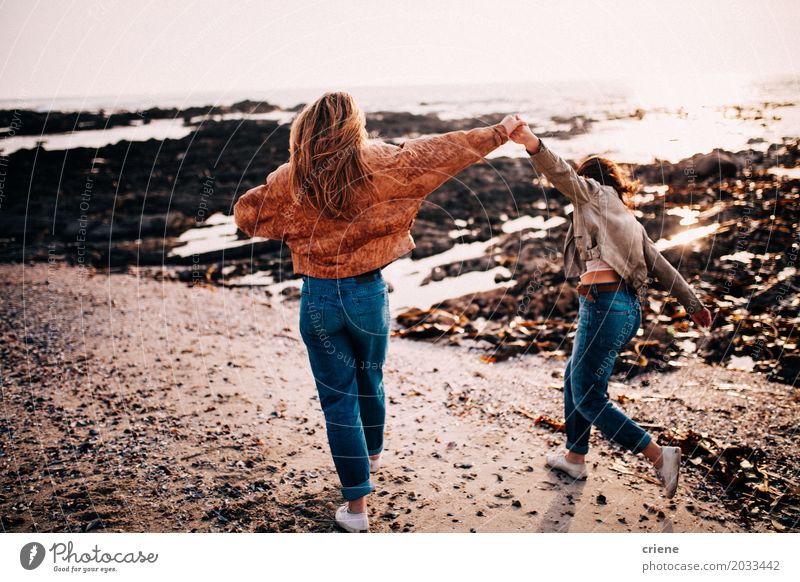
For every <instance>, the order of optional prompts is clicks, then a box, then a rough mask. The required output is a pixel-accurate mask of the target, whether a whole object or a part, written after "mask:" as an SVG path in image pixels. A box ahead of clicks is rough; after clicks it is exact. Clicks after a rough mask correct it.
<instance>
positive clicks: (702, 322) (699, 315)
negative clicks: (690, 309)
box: [691, 307, 711, 327]
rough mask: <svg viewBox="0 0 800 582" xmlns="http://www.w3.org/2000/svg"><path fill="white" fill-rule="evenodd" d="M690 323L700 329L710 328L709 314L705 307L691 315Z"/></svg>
mask: <svg viewBox="0 0 800 582" xmlns="http://www.w3.org/2000/svg"><path fill="white" fill-rule="evenodd" d="M691 318H692V321H694V322H695V324H696V325H699V326H700V327H711V312H710V311H709V310H708V308H707V307H703V309H701V310H700V311H695V312H694V313H692V315H691Z"/></svg>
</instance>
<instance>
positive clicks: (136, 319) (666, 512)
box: [0, 262, 800, 532]
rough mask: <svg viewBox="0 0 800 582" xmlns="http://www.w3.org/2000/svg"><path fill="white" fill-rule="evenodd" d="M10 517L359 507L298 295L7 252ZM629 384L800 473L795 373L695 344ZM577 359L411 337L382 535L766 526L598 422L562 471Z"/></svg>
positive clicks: (631, 406) (277, 518)
mask: <svg viewBox="0 0 800 582" xmlns="http://www.w3.org/2000/svg"><path fill="white" fill-rule="evenodd" d="M0 281H2V283H0V284H1V285H2V289H3V295H4V301H3V302H2V304H1V305H0V334H2V335H1V336H0V337H2V348H1V349H2V352H3V353H2V383H1V384H0V386H1V387H2V408H1V409H0V465H1V466H2V492H1V493H0V519H1V520H2V530H3V531H40V532H49V531H58V532H60V531H100V530H105V531H153V532H161V531H317V532H328V531H336V528H335V526H334V525H333V524H332V522H331V520H330V516H331V515H332V512H333V510H334V508H335V506H336V505H337V504H338V503H339V502H340V494H339V491H338V482H337V478H336V474H335V472H334V469H333V463H332V461H331V459H330V456H329V454H328V450H327V442H326V439H325V430H324V424H323V417H322V413H321V411H320V409H319V403H318V401H317V397H316V391H315V388H314V384H313V379H312V376H311V373H310V370H309V367H308V363H307V360H306V355H305V350H304V348H303V345H302V343H301V341H300V338H299V334H298V331H297V328H296V320H297V303H296V301H293V300H291V299H289V300H286V299H283V298H281V297H277V296H276V297H267V296H266V295H265V294H264V292H263V290H260V289H258V288H252V289H231V288H222V287H211V286H195V287H187V286H186V285H184V284H181V283H177V282H171V281H157V280H154V279H153V278H152V277H150V276H149V275H148V276H136V274H135V272H132V273H128V274H113V275H108V274H104V273H98V272H95V271H94V270H89V269H80V268H75V267H65V266H62V265H61V264H60V263H59V264H57V263H55V262H54V263H51V264H37V265H34V266H25V267H24V269H23V267H22V266H21V265H2V266H0ZM681 363H682V364H683V365H684V367H683V368H681V369H679V370H678V371H677V372H674V373H671V374H656V373H649V374H644V375H642V376H637V377H636V378H635V379H634V380H631V381H630V382H629V383H628V384H627V385H623V384H620V383H617V382H615V383H612V385H611V389H610V394H611V396H612V398H613V399H615V400H618V401H619V400H622V401H624V404H622V406H623V407H624V408H625V410H626V411H628V413H629V414H631V415H632V416H633V417H634V418H635V419H637V420H638V421H641V422H643V423H647V424H649V425H655V426H656V429H655V430H657V431H663V430H675V431H686V430H688V429H694V430H696V431H698V432H705V433H708V434H710V435H712V436H714V437H715V438H717V439H719V440H721V441H723V442H741V443H747V444H748V445H750V446H757V447H760V448H762V449H764V450H765V451H766V452H767V454H768V455H769V456H770V458H772V459H773V460H775V459H777V460H778V461H780V462H781V463H784V464H785V465H787V466H789V467H791V466H794V470H793V473H794V474H796V472H797V467H796V461H791V459H797V458H798V453H800V451H799V450H798V448H799V447H798V442H797V439H796V438H794V437H793V434H794V431H793V428H792V427H794V425H795V421H794V420H793V419H796V418H797V416H798V414H797V413H798V410H797V409H798V406H800V403H798V402H797V401H796V400H793V399H792V397H791V390H789V389H787V386H785V385H781V384H776V383H770V382H767V381H765V380H764V379H763V378H762V377H760V376H758V375H755V374H750V373H745V372H736V371H732V370H727V369H722V368H717V367H711V366H708V365H706V364H703V363H701V361H700V360H699V359H697V358H691V357H687V358H685V359H683V360H682V362H681ZM563 366H564V361H563V360H561V359H557V358H550V359H547V358H544V357H542V356H536V355H530V356H526V357H524V358H515V359H511V360H508V361H504V362H499V363H495V364H487V363H485V362H483V361H481V360H480V358H479V352H471V351H469V350H467V349H466V348H464V347H458V346H445V345H432V344H428V343H422V342H414V341H410V340H404V339H400V338H394V339H393V340H392V342H391V345H390V354H389V359H388V361H387V365H386V393H387V400H388V418H387V438H386V462H385V465H384V467H385V468H384V469H382V471H381V472H380V473H379V474H378V475H377V478H376V485H377V490H376V492H375V494H374V495H372V496H371V498H370V515H371V521H372V530H373V531H378V532H389V531H413V532H422V531H425V532H469V531H478V532H487V531H498V532H517V531H528V532H536V531H546V532H563V531H572V532H595V531H597V532H610V531H613V532H624V531H645V532H650V531H655V532H661V531H676V532H700V531H734V532H735V531H763V530H766V529H769V528H770V520H769V519H753V518H749V519H745V518H743V517H742V514H741V511H740V510H741V505H740V504H737V503H736V502H735V501H733V500H731V499H729V498H727V497H726V495H725V492H724V491H723V488H722V487H721V486H720V485H719V484H718V483H715V482H714V481H713V480H710V479H707V478H705V477H704V475H703V473H702V471H699V470H697V469H696V468H695V467H692V466H689V467H687V468H686V470H685V471H684V474H683V482H682V486H681V488H680V490H679V493H678V495H677V496H676V498H675V499H674V500H673V501H671V502H670V501H668V500H666V499H664V498H663V497H662V496H661V492H660V488H659V487H658V486H656V485H655V484H653V483H652V478H653V475H652V473H651V471H650V470H649V469H648V467H647V465H646V463H645V462H644V461H642V460H640V459H638V458H635V457H633V456H632V455H630V454H627V453H624V452H622V451H621V450H620V449H619V448H617V447H616V446H614V445H612V444H610V443H609V442H607V441H606V440H605V439H603V438H602V437H601V436H599V435H598V434H594V435H593V437H592V452H591V461H592V464H591V468H592V471H593V473H592V475H591V476H590V478H589V480H588V481H587V482H585V483H573V482H571V480H569V479H567V478H565V477H563V476H560V475H557V474H554V473H551V472H549V471H548V470H547V469H546V468H545V467H544V455H545V453H546V452H548V451H550V450H552V449H553V448H555V447H558V446H559V445H561V443H562V442H563V439H562V435H559V434H556V433H553V432H550V431H549V430H547V429H546V428H543V427H540V426H535V425H534V423H533V420H532V418H533V417H536V416H538V415H541V414H544V415H548V416H552V417H555V418H560V417H561V397H560V384H561V371H562V369H563Z"/></svg>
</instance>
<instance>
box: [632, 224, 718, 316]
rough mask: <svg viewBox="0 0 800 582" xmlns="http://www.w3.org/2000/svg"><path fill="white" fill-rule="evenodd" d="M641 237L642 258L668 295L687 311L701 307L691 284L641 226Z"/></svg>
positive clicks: (698, 309) (690, 311) (701, 304)
mask: <svg viewBox="0 0 800 582" xmlns="http://www.w3.org/2000/svg"><path fill="white" fill-rule="evenodd" d="M642 237H643V241H644V260H645V264H646V265H647V270H648V271H650V272H651V273H652V274H653V276H654V277H655V278H656V279H657V280H658V282H659V283H661V286H662V287H664V289H665V290H666V291H668V292H669V294H670V295H672V296H673V297H675V298H676V299H677V300H678V301H680V303H681V305H683V307H684V308H685V309H686V312H687V313H690V314H691V313H694V312H696V311H700V310H701V309H703V303H702V302H701V301H700V299H698V297H697V295H695V292H694V290H693V289H692V287H691V285H689V283H687V282H686V279H684V278H683V277H682V276H681V274H680V273H679V272H678V271H677V270H676V269H675V267H673V266H672V265H671V264H670V262H669V261H668V260H667V259H665V258H664V255H662V254H661V252H660V251H659V250H658V249H657V248H656V245H655V243H654V242H653V241H652V240H650V237H648V236H647V233H646V232H645V230H644V227H642Z"/></svg>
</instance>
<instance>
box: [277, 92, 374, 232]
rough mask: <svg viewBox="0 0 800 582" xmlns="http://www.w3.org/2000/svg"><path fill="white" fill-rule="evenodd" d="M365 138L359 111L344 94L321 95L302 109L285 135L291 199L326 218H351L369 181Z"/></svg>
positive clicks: (364, 126) (361, 115)
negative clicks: (357, 199) (360, 194)
mask: <svg viewBox="0 0 800 582" xmlns="http://www.w3.org/2000/svg"><path fill="white" fill-rule="evenodd" d="M366 140H367V130H366V123H365V119H364V113H363V112H362V111H361V109H360V108H359V107H358V104H357V103H356V101H355V99H353V96H352V95H350V94H349V93H344V92H335V93H325V94H324V95H323V96H322V97H320V98H319V99H317V100H316V101H314V102H313V103H311V104H309V105H306V107H304V108H303V110H302V111H301V112H300V114H299V115H298V116H297V118H296V119H295V120H294V123H293V124H292V131H291V134H290V136H289V152H290V153H291V158H290V160H289V174H290V179H291V185H292V188H293V190H294V193H295V195H297V196H299V197H300V198H301V199H305V200H307V201H308V202H309V204H311V205H312V206H313V207H314V208H315V209H316V210H317V211H319V212H322V213H324V214H326V215H327V216H329V217H331V218H340V217H341V218H352V216H353V214H354V213H355V210H356V209H355V201H356V198H357V196H358V193H359V192H360V191H362V190H363V189H365V188H366V187H367V186H368V185H370V183H371V177H370V169H369V167H368V165H367V163H366V161H365V160H364V151H363V145H364V143H365V142H366Z"/></svg>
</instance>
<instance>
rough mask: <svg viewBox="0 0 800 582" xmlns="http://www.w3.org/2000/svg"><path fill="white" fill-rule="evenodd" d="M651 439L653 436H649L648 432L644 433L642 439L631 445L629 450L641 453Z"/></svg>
mask: <svg viewBox="0 0 800 582" xmlns="http://www.w3.org/2000/svg"><path fill="white" fill-rule="evenodd" d="M652 440H653V437H651V436H650V434H645V435H644V438H643V439H640V440H639V442H638V443H636V444H635V445H634V446H633V447H631V452H632V453H636V454H638V453H641V452H642V451H643V450H645V449H646V448H647V445H649V444H650V441H652Z"/></svg>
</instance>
